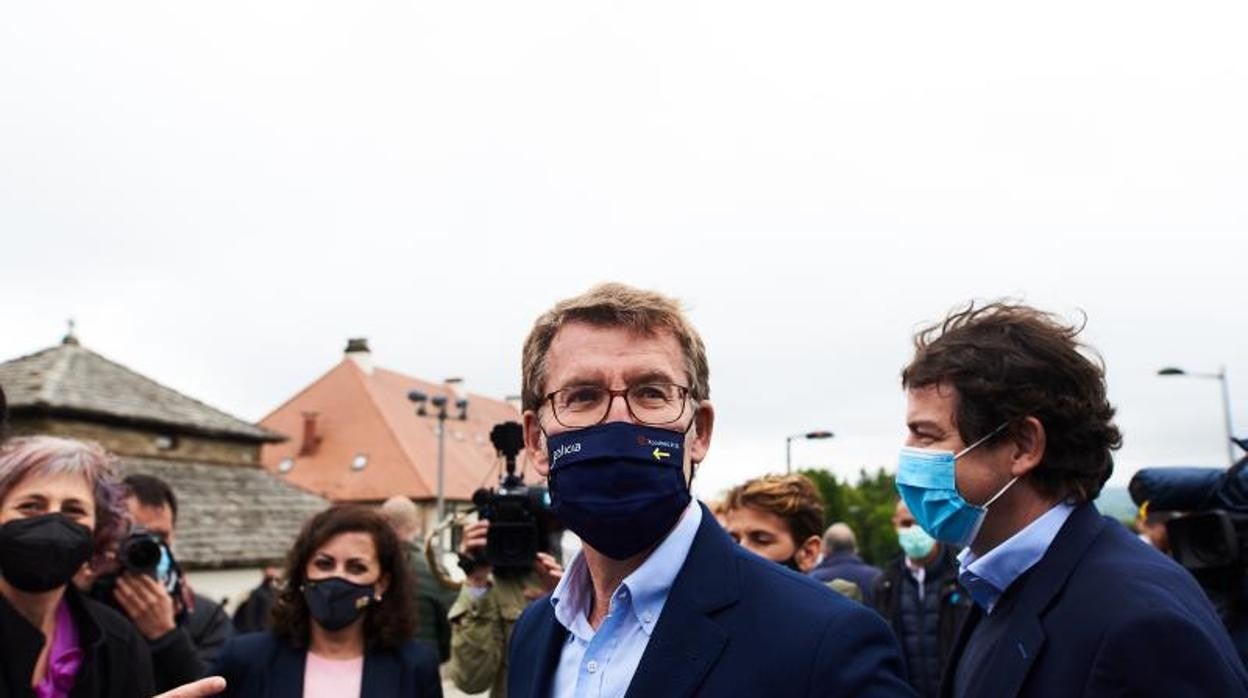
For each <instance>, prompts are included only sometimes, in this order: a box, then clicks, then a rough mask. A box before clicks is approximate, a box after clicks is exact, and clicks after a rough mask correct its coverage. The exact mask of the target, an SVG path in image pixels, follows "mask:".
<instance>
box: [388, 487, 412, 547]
mask: <svg viewBox="0 0 1248 698" xmlns="http://www.w3.org/2000/svg"><path fill="white" fill-rule="evenodd" d="M381 516H382V518H384V519H385V520H386V521H387V522H388V523H389V524H390V528H393V529H394V532H395V533H397V534H398V536H399V538H401V539H402V540H403V541H404V542H407V541H410V540H412V539H413V538H415V537H416V536H417V534H419V533H420V529H421V525H420V511H419V510H418V509H417V508H416V504H415V503H413V502H412V500H410V499H408V498H407V497H404V496H402V495H395V496H393V497H391V498H390V499H387V500H386V501H385V503H384V504H382V505H381Z"/></svg>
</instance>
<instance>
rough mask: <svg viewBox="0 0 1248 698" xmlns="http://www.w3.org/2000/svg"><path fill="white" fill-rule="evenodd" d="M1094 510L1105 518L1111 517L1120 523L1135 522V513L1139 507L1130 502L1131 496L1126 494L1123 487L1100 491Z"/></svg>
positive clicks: (1125, 489)
mask: <svg viewBox="0 0 1248 698" xmlns="http://www.w3.org/2000/svg"><path fill="white" fill-rule="evenodd" d="M1096 508H1097V509H1100V510H1101V513H1102V514H1104V515H1106V516H1112V517H1114V518H1115V519H1118V520H1120V521H1133V520H1135V514H1136V511H1138V509H1139V507H1137V506H1136V505H1135V502H1133V501H1131V495H1130V494H1128V493H1127V488H1125V487H1105V488H1104V489H1102V490H1101V496H1100V497H1097V498H1096Z"/></svg>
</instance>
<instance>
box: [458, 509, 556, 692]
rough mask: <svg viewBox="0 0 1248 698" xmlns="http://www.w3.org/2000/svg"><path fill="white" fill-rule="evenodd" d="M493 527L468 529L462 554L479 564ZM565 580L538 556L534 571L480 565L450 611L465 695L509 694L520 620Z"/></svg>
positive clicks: (475, 525) (549, 559) (550, 560)
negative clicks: (511, 650) (511, 649)
mask: <svg viewBox="0 0 1248 698" xmlns="http://www.w3.org/2000/svg"><path fill="white" fill-rule="evenodd" d="M489 530H490V522H489V521H488V520H486V519H481V520H479V521H476V522H473V523H471V524H469V525H468V526H466V527H465V528H464V536H463V540H462V542H461V543H460V554H462V555H465V556H467V557H470V558H473V559H476V560H480V559H481V557H482V556H481V553H482V552H483V551H484V550H485V541H486V536H487V534H488V533H489ZM561 576H563V568H562V567H560V565H559V563H558V561H556V560H555V558H554V557H553V556H551V555H548V554H546V553H538V554H537V559H536V560H535V561H534V565H533V569H531V570H528V571H525V572H519V571H515V570H506V571H502V570H499V571H493V570H491V568H490V566H489V565H488V564H485V563H484V562H480V563H478V564H477V565H476V566H475V567H474V568H473V570H472V572H471V573H470V574H469V575H468V578H467V579H466V580H464V585H463V587H462V588H461V589H460V592H459V598H458V599H456V600H455V605H453V606H452V607H451V613H450V619H451V664H450V668H449V674H450V677H451V680H452V681H453V682H454V683H455V687H456V688H458V689H459V690H461V691H464V692H465V693H480V692H482V691H484V690H486V689H489V691H490V698H504V697H505V696H506V695H507V647H508V643H509V642H510V641H511V629H512V627H513V626H514V625H515V624H516V619H517V618H519V617H520V614H521V613H523V612H524V609H525V608H527V607H528V605H529V603H531V602H532V601H533V600H534V599H537V598H539V597H541V596H543V595H545V594H547V593H549V592H551V591H552V590H554V588H555V586H556V585H558V583H559V578H560V577H561Z"/></svg>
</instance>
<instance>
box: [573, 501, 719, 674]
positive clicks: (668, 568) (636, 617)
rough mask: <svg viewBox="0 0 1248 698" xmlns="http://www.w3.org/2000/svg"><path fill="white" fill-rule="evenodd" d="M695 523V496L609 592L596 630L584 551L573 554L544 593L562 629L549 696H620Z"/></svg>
mask: <svg viewBox="0 0 1248 698" xmlns="http://www.w3.org/2000/svg"><path fill="white" fill-rule="evenodd" d="M701 523H702V507H700V506H699V505H698V502H697V500H696V499H695V500H693V501H691V502H690V503H689V506H688V507H687V508H686V509H685V511H684V513H682V514H681V517H680V521H679V522H678V523H677V524H676V527H675V528H673V529H672V532H671V533H669V534H668V536H667V538H665V539H664V540H663V542H662V543H660V544H659V546H658V547H657V548H655V549H654V552H653V553H650V557H648V558H646V561H645V562H643V563H642V564H641V567H638V568H637V569H636V570H634V571H633V573H632V574H630V575H628V576H627V577H625V578H624V581H623V582H622V583H621V584H620V586H619V588H617V589H616V590H615V593H613V594H612V596H611V608H610V609H609V610H608V612H607V617H606V618H605V619H604V620H603V622H602V624H601V625H600V626H598V630H597V631H596V632H595V631H594V629H593V628H591V627H590V625H589V615H588V614H589V609H590V606H591V605H592V602H593V598H594V589H593V585H592V584H591V582H590V579H589V569H588V568H587V567H586V566H585V556H584V553H579V554H577V556H576V558H575V559H573V560H572V564H570V565H568V569H567V572H566V574H564V576H563V579H561V580H559V585H558V586H556V587H555V591H554V593H553V594H551V597H550V603H551V604H553V605H554V607H555V620H557V621H559V624H560V625H562V626H563V627H565V628H567V629H568V640H567V643H566V644H565V645H564V646H563V653H562V654H561V655H560V657H559V667H558V668H557V669H556V670H555V680H554V683H553V685H552V686H553V693H552V695H553V696H555V698H562V697H564V696H577V697H578V698H580V697H582V696H594V697H596V698H623V696H624V693H625V692H627V691H628V685H629V683H630V682H632V680H633V674H634V673H635V672H636V671H637V665H638V664H639V663H640V662H641V655H642V653H643V652H645V651H646V645H647V644H649V643H650V634H651V633H652V632H654V626H655V625H657V624H658V622H659V616H660V615H661V614H662V613H663V606H664V605H665V604H666V603H667V595H668V592H670V591H671V590H672V582H674V581H675V580H676V573H677V572H679V571H680V568H681V567H682V566H684V564H685V558H686V557H688V555H689V549H690V548H691V547H693V539H694V536H695V535H697V532H698V526H699V525H700V524H701Z"/></svg>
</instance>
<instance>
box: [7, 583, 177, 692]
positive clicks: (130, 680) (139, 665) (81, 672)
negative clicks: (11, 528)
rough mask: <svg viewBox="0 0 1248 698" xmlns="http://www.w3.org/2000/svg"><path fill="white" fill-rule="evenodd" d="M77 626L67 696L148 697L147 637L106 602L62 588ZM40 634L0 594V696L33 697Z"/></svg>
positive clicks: (39, 648) (42, 638)
mask: <svg viewBox="0 0 1248 698" xmlns="http://www.w3.org/2000/svg"><path fill="white" fill-rule="evenodd" d="M65 598H66V599H67V600H68V602H69V609H70V613H71V614H72V616H73V618H74V625H75V627H76V628H77V630H78V643H79V646H80V648H81V649H82V665H81V666H80V667H79V668H78V675H77V677H76V678H75V679H74V688H73V690H72V691H71V692H70V697H71V698H150V696H151V695H152V694H153V693H154V691H153V690H152V660H151V657H150V656H149V655H148V650H147V643H146V642H145V641H144V640H143V636H141V635H139V631H137V630H135V629H134V626H132V625H130V622H129V621H128V620H126V619H125V618H123V617H122V616H121V615H120V614H119V613H117V612H116V611H114V610H113V609H111V608H108V607H107V606H105V605H103V604H101V603H99V602H97V601H92V600H91V599H88V598H85V597H83V596H81V595H80V594H79V593H78V592H77V591H76V590H75V589H74V588H73V585H72V584H71V585H70V586H69V588H68V589H67V590H66V592H65ZM43 643H44V636H43V633H42V632H40V630H39V629H38V628H36V627H35V626H33V625H31V624H30V623H29V622H28V621H27V620H26V618H25V617H23V616H22V615H21V614H20V613H18V612H17V609H15V608H13V606H12V605H10V604H9V602H8V601H7V600H6V599H5V598H4V597H3V596H0V698H33V697H34V695H35V692H34V691H33V690H31V688H30V677H31V675H32V674H33V672H34V668H35V661H36V660H37V659H38V658H39V652H40V651H41V650H42V649H43Z"/></svg>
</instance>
